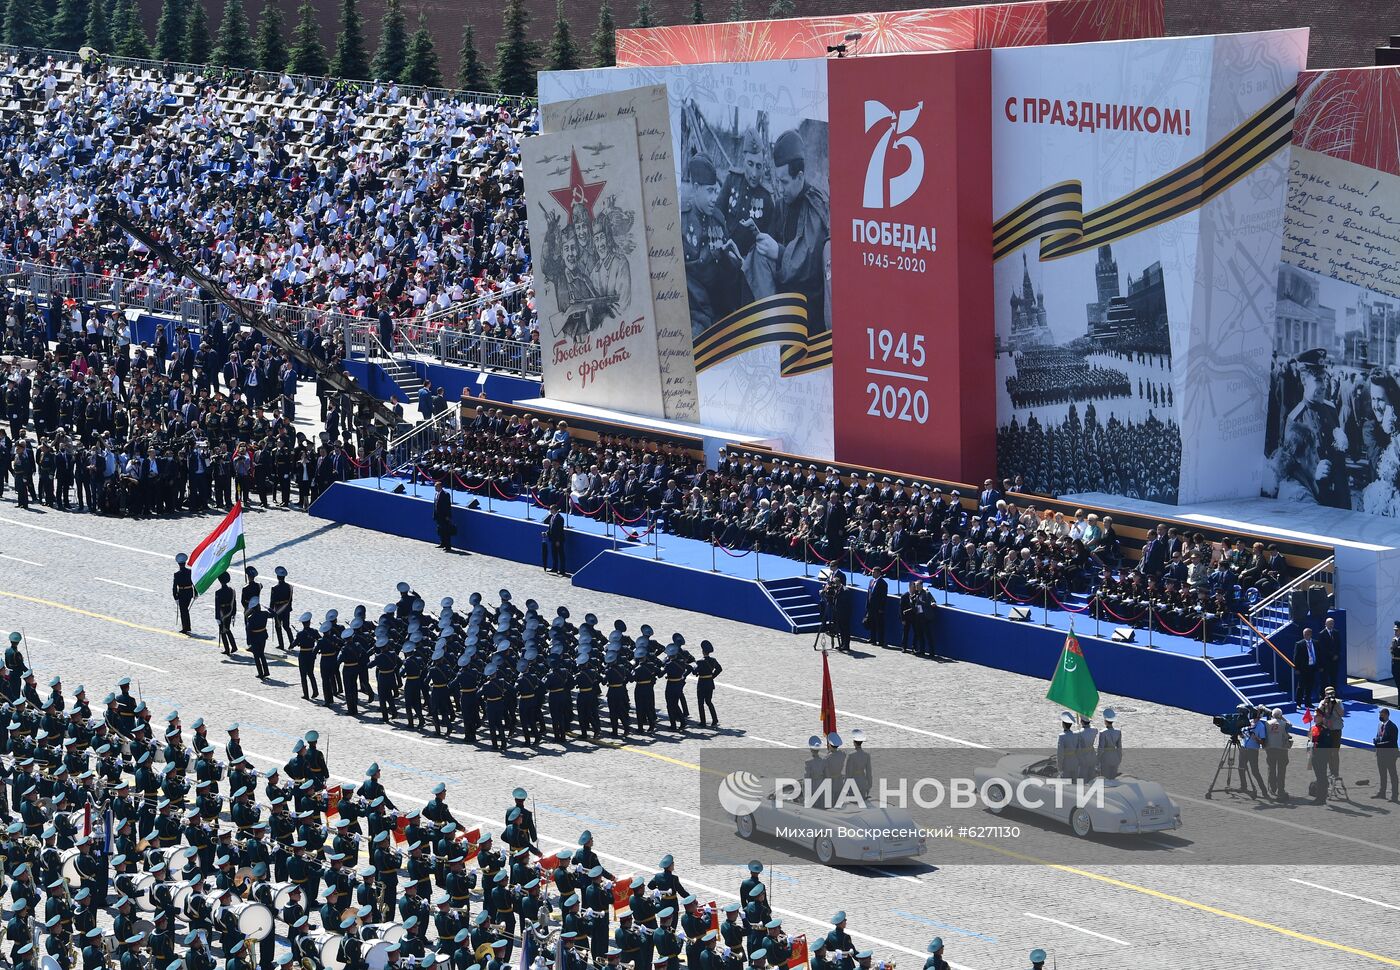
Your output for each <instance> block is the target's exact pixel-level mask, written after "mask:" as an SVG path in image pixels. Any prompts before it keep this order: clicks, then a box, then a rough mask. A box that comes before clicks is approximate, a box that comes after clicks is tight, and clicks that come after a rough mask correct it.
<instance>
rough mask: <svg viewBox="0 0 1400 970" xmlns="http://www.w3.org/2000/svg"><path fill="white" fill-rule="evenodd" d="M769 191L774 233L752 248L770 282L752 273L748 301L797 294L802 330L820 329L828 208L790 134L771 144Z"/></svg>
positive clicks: (796, 135) (795, 135) (796, 136)
mask: <svg viewBox="0 0 1400 970" xmlns="http://www.w3.org/2000/svg"><path fill="white" fill-rule="evenodd" d="M773 185H774V187H775V188H776V189H777V196H778V200H777V201H778V214H777V218H776V219H775V229H776V232H775V233H774V234H772V235H769V234H760V235H759V237H758V239H757V241H756V242H755V244H754V248H755V249H756V250H757V251H758V253H759V256H760V257H762V260H763V264H764V267H765V268H766V270H767V272H769V273H771V279H770V280H769V281H760V280H759V279H758V278H757V272H758V271H757V270H755V276H754V278H753V283H754V297H755V298H757V299H762V298H763V297H766V296H770V295H772V294H773V293H775V292H776V293H792V292H796V293H801V294H802V295H803V296H805V297H806V298H807V322H808V327H809V328H812V327H813V326H814V325H815V328H816V329H818V330H821V329H826V328H827V327H828V323H827V318H826V263H825V251H826V245H827V243H828V242H829V241H830V238H831V232H830V217H829V212H830V208H829V206H828V204H827V199H826V196H825V194H823V193H822V191H821V190H820V189H819V188H817V187H816V186H815V185H813V184H812V183H811V182H810V181H809V180H808V178H807V149H806V146H805V145H804V144H803V142H802V136H801V135H800V134H799V133H798V131H797V130H796V129H795V128H794V129H789V130H787V131H785V132H783V133H782V134H781V135H779V136H778V139H777V141H775V142H774V143H773ZM763 284H766V286H767V287H771V288H765V286H764V285H763Z"/></svg>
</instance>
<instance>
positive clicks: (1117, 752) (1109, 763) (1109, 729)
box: [1098, 707, 1123, 779]
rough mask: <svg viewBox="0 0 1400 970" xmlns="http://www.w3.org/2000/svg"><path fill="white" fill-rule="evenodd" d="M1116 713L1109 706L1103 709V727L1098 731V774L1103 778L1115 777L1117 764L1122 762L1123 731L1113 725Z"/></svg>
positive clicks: (1116, 716)
mask: <svg viewBox="0 0 1400 970" xmlns="http://www.w3.org/2000/svg"><path fill="white" fill-rule="evenodd" d="M1117 719H1118V713H1117V712H1116V711H1114V709H1113V708H1111V707H1105V708H1104V709H1103V722H1104V728H1103V730H1102V731H1100V732H1099V751H1098V758H1099V774H1100V775H1102V776H1103V777H1105V778H1109V779H1112V778H1117V777H1118V766H1119V765H1121V764H1122V763H1123V732H1122V731H1120V730H1118V728H1116V727H1114V724H1113V722H1114V721H1116V720H1117Z"/></svg>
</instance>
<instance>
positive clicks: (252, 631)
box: [243, 596, 272, 680]
mask: <svg viewBox="0 0 1400 970" xmlns="http://www.w3.org/2000/svg"><path fill="white" fill-rule="evenodd" d="M243 626H244V629H245V631H246V632H247V635H248V652H249V653H251V654H252V655H253V663H254V665H255V666H256V668H257V672H258V679H259V680H265V679H267V678H268V677H271V676H272V671H271V670H269V669H268V666H267V657H266V655H265V652H266V650H267V611H266V610H264V609H263V608H262V600H261V598H260V597H257V596H253V597H251V598H249V600H248V602H247V604H246V605H245V607H244V612H243Z"/></svg>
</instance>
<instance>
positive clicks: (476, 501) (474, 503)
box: [467, 498, 481, 509]
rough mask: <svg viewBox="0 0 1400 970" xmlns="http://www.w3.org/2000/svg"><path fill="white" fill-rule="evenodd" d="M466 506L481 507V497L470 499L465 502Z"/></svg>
mask: <svg viewBox="0 0 1400 970" xmlns="http://www.w3.org/2000/svg"><path fill="white" fill-rule="evenodd" d="M467 508H469V509H479V508H481V499H476V498H474V499H472V500H471V501H470V502H468V503H467Z"/></svg>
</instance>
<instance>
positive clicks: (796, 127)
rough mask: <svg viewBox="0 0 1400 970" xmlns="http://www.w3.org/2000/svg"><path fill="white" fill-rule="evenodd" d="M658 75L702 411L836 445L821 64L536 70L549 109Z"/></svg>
mask: <svg viewBox="0 0 1400 970" xmlns="http://www.w3.org/2000/svg"><path fill="white" fill-rule="evenodd" d="M655 84H659V85H664V86H665V88H666V93H667V100H668V103H669V108H670V119H671V132H672V145H671V148H672V153H673V157H674V159H675V176H676V179H677V181H678V183H679V197H678V202H679V205H680V207H681V231H682V247H683V252H684V262H685V278H686V295H687V301H688V304H689V318H690V334H691V341H692V347H693V353H694V362H695V369H696V374H697V384H698V387H699V399H700V420H701V422H702V423H703V424H705V425H708V426H710V427H713V428H718V429H723V430H728V431H736V432H741V433H746V434H756V435H761V436H764V437H775V438H779V439H781V440H782V442H783V445H784V447H785V448H787V449H788V450H791V451H796V452H799V453H801V454H806V455H811V456H813V457H814V458H830V457H832V456H833V454H834V446H833V425H832V394H831V319H830V313H829V304H830V298H829V285H828V284H829V276H828V261H829V258H830V246H829V242H830V224H831V214H830V204H829V202H828V197H829V192H830V177H829V174H828V173H829V166H828V137H827V62H826V61H825V60H792V61H774V62H764V63H746V64H718V65H716V64H702V65H691V66H683V67H644V68H626V69H623V68H610V69H600V70H589V71H569V72H545V73H542V74H541V75H540V81H539V91H540V101H541V104H543V105H550V104H552V103H555V102H559V101H571V100H575V99H578V98H583V97H589V96H595V95H599V94H607V93H614V92H618V91H625V90H629V89H633V88H637V87H642V86H646V85H655Z"/></svg>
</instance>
